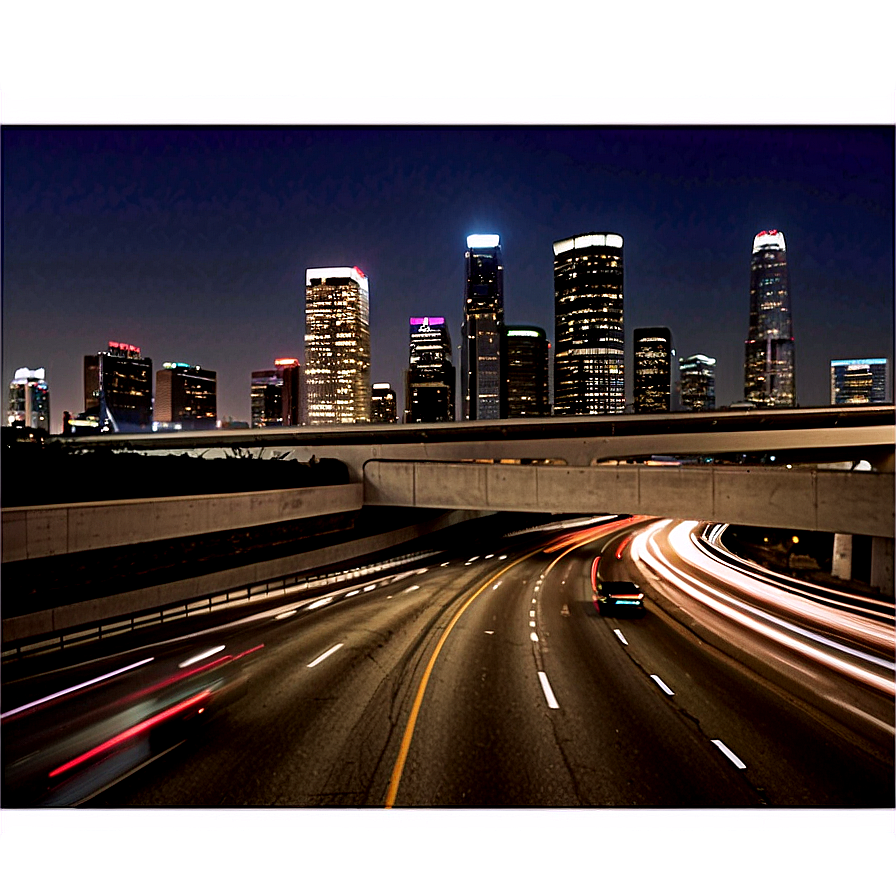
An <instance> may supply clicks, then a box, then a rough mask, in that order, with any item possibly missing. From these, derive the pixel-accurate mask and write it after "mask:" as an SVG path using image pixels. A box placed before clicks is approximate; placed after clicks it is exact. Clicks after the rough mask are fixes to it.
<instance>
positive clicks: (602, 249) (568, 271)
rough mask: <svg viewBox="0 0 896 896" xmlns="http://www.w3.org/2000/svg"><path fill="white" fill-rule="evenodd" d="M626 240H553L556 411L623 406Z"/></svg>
mask: <svg viewBox="0 0 896 896" xmlns="http://www.w3.org/2000/svg"><path fill="white" fill-rule="evenodd" d="M622 243H623V240H622V237H621V236H620V235H619V234H618V233H583V234H579V235H578V236H573V237H569V238H568V239H565V240H558V241H557V242H555V243H554V324H555V326H554V414H562V415H569V414H621V413H623V411H624V410H625V351H624V350H625V343H624V336H623V321H622V316H623V314H622V312H623V253H622Z"/></svg>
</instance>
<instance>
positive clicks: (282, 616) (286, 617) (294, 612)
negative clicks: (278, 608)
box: [274, 610, 298, 619]
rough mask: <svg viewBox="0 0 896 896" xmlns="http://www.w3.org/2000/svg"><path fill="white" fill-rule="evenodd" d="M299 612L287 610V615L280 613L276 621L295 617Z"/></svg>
mask: <svg viewBox="0 0 896 896" xmlns="http://www.w3.org/2000/svg"><path fill="white" fill-rule="evenodd" d="M297 612H298V610H287V611H286V612H285V613H278V614H277V615H276V616H275V617H274V619H288V618H289V617H290V616H295V615H296V613H297Z"/></svg>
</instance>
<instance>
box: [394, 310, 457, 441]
mask: <svg viewBox="0 0 896 896" xmlns="http://www.w3.org/2000/svg"><path fill="white" fill-rule="evenodd" d="M409 324H410V350H409V354H408V370H407V374H406V376H405V415H404V419H405V422H406V423H447V422H448V421H450V420H453V419H454V365H453V364H452V363H451V338H450V336H449V335H448V325H447V324H446V323H445V318H444V317H412V318H410V320H409Z"/></svg>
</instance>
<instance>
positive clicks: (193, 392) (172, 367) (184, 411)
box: [152, 361, 218, 431]
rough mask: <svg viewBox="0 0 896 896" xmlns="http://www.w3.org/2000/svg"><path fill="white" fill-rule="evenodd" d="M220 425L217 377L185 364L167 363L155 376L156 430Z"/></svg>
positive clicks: (209, 427)
mask: <svg viewBox="0 0 896 896" xmlns="http://www.w3.org/2000/svg"><path fill="white" fill-rule="evenodd" d="M217 423H218V374H217V373H216V372H215V371H214V370H204V369H203V368H202V367H198V366H197V365H195V364H187V363H185V362H183V361H166V362H165V363H164V364H162V369H161V370H160V371H158V372H157V373H156V398H155V404H154V406H153V423H152V428H153V431H157V430H159V429H214V428H215V427H216V426H217Z"/></svg>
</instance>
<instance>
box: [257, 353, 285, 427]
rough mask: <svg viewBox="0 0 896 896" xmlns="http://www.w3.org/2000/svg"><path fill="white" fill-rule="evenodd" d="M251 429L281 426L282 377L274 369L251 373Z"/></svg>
mask: <svg viewBox="0 0 896 896" xmlns="http://www.w3.org/2000/svg"><path fill="white" fill-rule="evenodd" d="M250 402H251V412H250V413H251V419H250V423H251V426H252V428H253V429H254V428H256V427H269V426H283V376H282V375H281V373H280V371H279V370H277V369H276V368H275V367H272V368H269V369H267V370H253V371H252V385H251V388H250Z"/></svg>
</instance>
